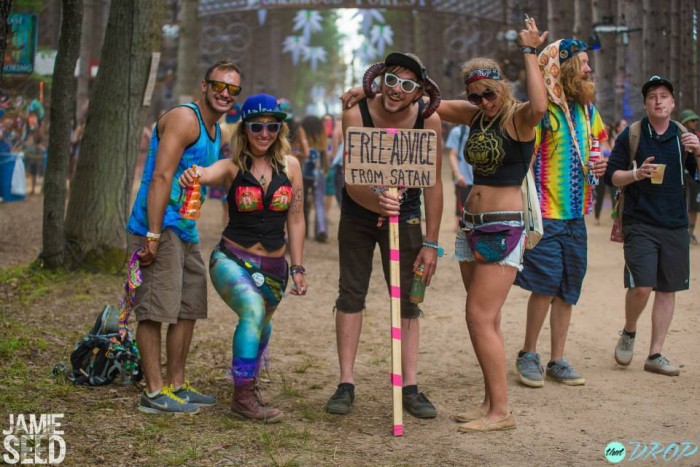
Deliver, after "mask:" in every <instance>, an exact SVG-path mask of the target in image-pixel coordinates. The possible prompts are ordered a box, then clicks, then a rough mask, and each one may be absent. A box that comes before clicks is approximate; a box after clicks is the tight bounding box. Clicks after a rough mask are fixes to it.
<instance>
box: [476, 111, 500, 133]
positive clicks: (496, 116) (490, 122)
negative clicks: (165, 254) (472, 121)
mask: <svg viewBox="0 0 700 467" xmlns="http://www.w3.org/2000/svg"><path fill="white" fill-rule="evenodd" d="M501 110H503V109H501ZM501 110H499V111H498V113H497V114H496V115H494V117H493V118H492V119H491V120H490V121H489V122H488V123H487V124H486V128H484V117H485V115H484V114H482V115H481V118H480V119H479V129H480V130H481V134H480V135H479V141H483V140H484V139H485V138H486V136H485V133H486V132H487V131H489V130H490V129H491V127H492V126H493V124H494V123H495V122H496V120H498V118H499V117H500V116H501Z"/></svg>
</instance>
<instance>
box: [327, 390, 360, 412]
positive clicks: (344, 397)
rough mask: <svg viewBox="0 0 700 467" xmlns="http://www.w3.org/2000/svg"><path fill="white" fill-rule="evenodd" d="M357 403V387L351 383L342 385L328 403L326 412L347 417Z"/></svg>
mask: <svg viewBox="0 0 700 467" xmlns="http://www.w3.org/2000/svg"><path fill="white" fill-rule="evenodd" d="M353 402H355V385H354V384H351V383H340V384H339V385H338V389H336V390H335V394H333V395H332V396H331V398H330V399H328V402H327V403H326V412H328V413H334V414H338V415H347V414H349V413H350V410H352V403H353Z"/></svg>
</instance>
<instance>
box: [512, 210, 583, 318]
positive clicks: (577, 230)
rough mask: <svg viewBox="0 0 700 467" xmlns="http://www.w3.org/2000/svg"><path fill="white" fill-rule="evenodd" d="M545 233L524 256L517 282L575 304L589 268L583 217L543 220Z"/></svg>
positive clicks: (528, 288) (522, 286)
mask: <svg viewBox="0 0 700 467" xmlns="http://www.w3.org/2000/svg"><path fill="white" fill-rule="evenodd" d="M543 225H544V236H543V237H542V239H541V240H540V241H539V243H538V244H537V246H536V247H535V248H533V249H532V250H528V251H527V253H525V258H523V267H524V269H523V270H522V271H520V272H519V273H518V275H517V276H516V278H515V285H517V286H519V287H521V288H523V289H525V290H529V291H530V292H534V293H536V294H538V295H546V296H548V297H559V298H561V299H562V300H563V301H564V303H567V304H569V305H576V303H577V302H578V299H579V297H580V296H581V287H582V285H583V278H584V276H585V275H586V268H587V267H588V235H587V233H586V223H585V222H584V219H583V217H580V218H578V219H570V220H555V219H544V222H543Z"/></svg>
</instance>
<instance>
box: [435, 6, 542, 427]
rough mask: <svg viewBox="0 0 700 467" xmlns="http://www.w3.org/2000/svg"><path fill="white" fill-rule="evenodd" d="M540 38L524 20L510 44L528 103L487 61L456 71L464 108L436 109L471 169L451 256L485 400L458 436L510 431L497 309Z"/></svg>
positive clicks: (534, 104)
mask: <svg viewBox="0 0 700 467" xmlns="http://www.w3.org/2000/svg"><path fill="white" fill-rule="evenodd" d="M546 37H547V33H546V32H545V33H542V34H540V32H539V31H538V30H537V25H536V24H535V20H534V19H532V18H528V19H526V20H525V29H523V30H522V31H520V33H519V35H518V39H517V41H516V42H517V43H518V45H519V46H520V47H521V48H522V49H521V50H522V52H523V56H524V59H525V71H526V74H527V91H528V97H529V102H524V103H519V102H517V101H516V100H515V98H514V97H513V94H512V92H511V89H510V85H509V84H508V83H507V82H506V80H505V79H504V77H503V73H502V71H501V69H500V67H499V66H498V64H497V63H496V62H495V61H494V60H491V59H488V58H476V59H473V60H470V61H468V62H467V63H465V64H464V65H463V66H462V77H463V79H464V84H465V86H466V93H467V101H462V100H459V101H442V103H441V104H440V107H438V114H439V115H440V116H441V117H442V118H443V119H444V120H447V121H450V122H453V123H459V124H467V125H469V126H470V135H469V138H468V140H467V143H466V145H465V159H466V160H467V162H469V163H470V164H472V166H473V168H474V187H473V188H472V190H471V192H470V193H469V196H468V197H467V199H466V201H465V203H464V206H465V208H464V212H463V214H462V221H463V222H462V227H463V229H464V230H462V231H460V232H459V233H458V234H457V240H456V245H455V250H456V251H455V256H456V258H457V259H458V260H459V261H460V270H461V273H462V281H463V282H464V286H465V288H466V291H467V306H466V318H467V327H468V329H469V335H470V337H471V340H472V344H473V346H474V351H475V353H476V356H477V358H478V360H479V363H480V366H481V369H482V372H483V375H484V385H485V396H484V400H483V402H482V403H481V405H480V406H478V407H475V408H473V409H471V410H467V411H466V412H464V413H461V414H456V415H455V419H456V420H457V421H458V422H460V423H462V425H460V426H459V430H460V431H463V432H473V431H491V430H507V429H511V428H515V425H516V422H515V418H514V417H513V415H512V413H511V411H510V407H509V405H508V394H507V383H506V368H505V353H504V341H503V334H502V333H501V330H500V321H501V307H502V305H503V303H504V302H505V300H506V297H507V296H508V291H509V290H510V287H511V284H512V283H513V280H514V279H515V275H516V273H517V271H518V270H519V269H521V268H522V265H521V264H522V255H523V251H524V248H525V234H524V230H523V220H522V211H523V204H522V195H521V192H520V186H521V185H522V182H523V179H524V177H525V175H526V173H527V170H528V168H529V165H530V160H531V156H532V153H533V149H534V138H535V127H536V126H537V124H538V123H539V121H540V119H541V118H542V116H543V115H544V112H545V110H546V109H547V94H546V90H545V87H544V82H543V79H542V75H541V74H540V70H539V67H538V64H537V55H535V49H536V48H537V47H539V46H541V45H542V44H543V43H544V41H545V39H546Z"/></svg>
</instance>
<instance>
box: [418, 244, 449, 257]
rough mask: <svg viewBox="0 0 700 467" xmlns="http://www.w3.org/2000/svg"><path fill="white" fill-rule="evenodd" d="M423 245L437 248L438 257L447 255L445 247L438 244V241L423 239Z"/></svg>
mask: <svg viewBox="0 0 700 467" xmlns="http://www.w3.org/2000/svg"><path fill="white" fill-rule="evenodd" d="M423 246H424V247H428V248H435V249H436V250H437V254H438V258H442V257H443V256H444V255H445V249H444V248H443V247H441V246H440V245H438V243H437V242H428V241H423Z"/></svg>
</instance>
